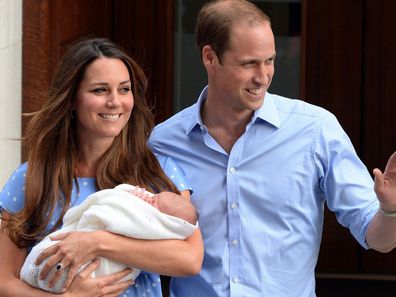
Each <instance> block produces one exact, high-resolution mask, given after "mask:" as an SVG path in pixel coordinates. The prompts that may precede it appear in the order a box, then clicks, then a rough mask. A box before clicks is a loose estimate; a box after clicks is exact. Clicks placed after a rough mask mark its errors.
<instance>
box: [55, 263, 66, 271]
mask: <svg viewBox="0 0 396 297" xmlns="http://www.w3.org/2000/svg"><path fill="white" fill-rule="evenodd" d="M63 268H64V267H63V264H62V263H58V264H56V271H61V270H62V269H63Z"/></svg>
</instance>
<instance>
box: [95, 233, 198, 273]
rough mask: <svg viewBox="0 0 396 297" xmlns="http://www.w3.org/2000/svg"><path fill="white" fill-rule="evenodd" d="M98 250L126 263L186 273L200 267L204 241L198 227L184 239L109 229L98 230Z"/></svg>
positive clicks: (155, 270) (99, 252)
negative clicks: (139, 235) (148, 237)
mask: <svg viewBox="0 0 396 297" xmlns="http://www.w3.org/2000/svg"><path fill="white" fill-rule="evenodd" d="M94 236H95V237H97V239H96V240H97V242H98V243H99V244H98V245H97V246H98V247H97V251H96V254H97V256H101V257H105V258H107V259H111V260H113V261H117V262H121V263H123V264H125V265H128V266H132V267H136V268H139V269H142V270H145V271H151V272H156V273H159V274H163V275H172V276H187V275H194V274H197V273H198V272H199V271H200V270H201V265H202V260H203V242H202V236H201V232H200V231H199V230H197V231H195V232H194V234H193V235H191V236H190V237H188V238H187V239H185V240H140V239H131V238H128V237H125V236H121V235H116V234H113V233H109V232H106V231H97V232H95V235H94Z"/></svg>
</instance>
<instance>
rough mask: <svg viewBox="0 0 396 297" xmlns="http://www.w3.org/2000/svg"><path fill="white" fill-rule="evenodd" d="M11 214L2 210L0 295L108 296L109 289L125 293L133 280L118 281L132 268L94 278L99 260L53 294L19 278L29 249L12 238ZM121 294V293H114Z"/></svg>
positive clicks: (8, 296)
mask: <svg viewBox="0 0 396 297" xmlns="http://www.w3.org/2000/svg"><path fill="white" fill-rule="evenodd" d="M8 218H9V215H8V214H7V213H6V212H3V213H2V220H1V230H0V251H1V253H0V296H2V297H20V296H29V297H47V296H48V297H50V296H58V297H77V296H84V297H87V296H108V295H106V294H107V293H108V292H116V293H117V294H121V293H122V292H123V291H124V290H125V289H126V288H127V287H128V286H129V285H131V283H130V282H123V283H119V284H115V283H116V282H117V281H119V280H120V279H122V278H123V277H124V276H125V275H127V274H128V273H129V272H130V271H127V272H121V273H118V274H114V275H111V276H109V277H104V278H100V279H91V278H90V277H89V275H90V274H91V272H93V271H94V270H95V269H96V268H97V267H98V262H93V263H92V264H90V265H88V266H87V268H86V269H84V270H83V271H82V272H81V273H80V274H79V276H78V277H76V279H75V281H73V284H72V287H71V288H70V290H69V291H68V292H66V293H65V294H61V295H58V294H51V293H48V292H45V291H42V290H39V289H36V288H33V287H31V286H30V285H28V284H27V283H25V282H24V281H23V280H21V279H20V278H19V273H20V270H21V267H22V265H23V263H24V261H25V259H26V255H27V251H26V249H20V248H18V247H17V246H16V245H15V244H14V243H13V242H12V240H11V239H10V237H9V236H8V233H7V229H4V227H5V226H6V225H7V220H8ZM114 296H118V295H114Z"/></svg>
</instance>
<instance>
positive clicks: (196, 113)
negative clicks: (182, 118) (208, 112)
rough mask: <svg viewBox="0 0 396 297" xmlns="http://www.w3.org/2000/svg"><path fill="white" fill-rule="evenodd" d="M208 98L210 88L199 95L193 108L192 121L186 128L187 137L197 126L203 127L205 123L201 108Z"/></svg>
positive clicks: (206, 88)
mask: <svg viewBox="0 0 396 297" xmlns="http://www.w3.org/2000/svg"><path fill="white" fill-rule="evenodd" d="M206 97H208V86H206V87H205V88H204V89H203V90H202V92H201V94H200V95H199V98H198V101H197V103H196V104H195V105H194V106H193V110H192V114H191V117H190V120H189V121H188V123H187V126H186V135H187V134H189V133H190V132H191V131H192V130H193V129H194V128H195V127H196V126H199V127H202V126H203V122H202V118H201V107H202V104H203V103H204V102H205V100H206Z"/></svg>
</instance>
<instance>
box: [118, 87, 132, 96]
mask: <svg viewBox="0 0 396 297" xmlns="http://www.w3.org/2000/svg"><path fill="white" fill-rule="evenodd" d="M130 90H131V88H130V87H122V88H121V89H120V93H121V94H127V93H128V92H129V91H130Z"/></svg>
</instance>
